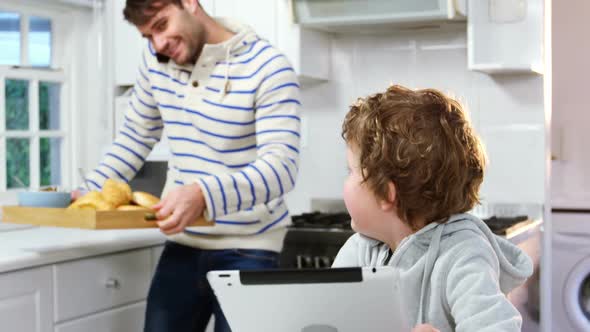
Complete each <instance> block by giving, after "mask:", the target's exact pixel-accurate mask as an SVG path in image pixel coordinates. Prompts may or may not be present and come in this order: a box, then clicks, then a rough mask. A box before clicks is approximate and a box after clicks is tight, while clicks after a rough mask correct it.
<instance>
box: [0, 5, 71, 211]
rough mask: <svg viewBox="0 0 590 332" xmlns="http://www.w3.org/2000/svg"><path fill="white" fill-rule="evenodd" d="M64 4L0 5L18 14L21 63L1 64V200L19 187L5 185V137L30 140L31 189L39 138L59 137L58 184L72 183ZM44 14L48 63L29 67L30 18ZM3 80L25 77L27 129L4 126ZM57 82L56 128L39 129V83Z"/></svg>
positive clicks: (36, 179)
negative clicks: (48, 33) (48, 41)
mask: <svg viewBox="0 0 590 332" xmlns="http://www.w3.org/2000/svg"><path fill="white" fill-rule="evenodd" d="M64 9H66V8H64V7H63V6H60V5H56V4H55V3H51V2H49V3H48V2H46V1H43V2H41V1H19V2H16V1H7V2H6V3H2V4H0V11H4V12H14V13H18V14H19V15H20V28H21V30H20V33H21V36H20V43H21V45H20V48H21V49H20V60H21V64H20V65H18V66H16V65H0V203H2V204H5V203H7V202H10V203H14V202H15V201H16V193H17V192H18V191H22V189H18V188H11V189H8V188H7V180H8V179H7V174H6V173H7V164H6V162H7V160H6V151H7V150H6V149H7V144H6V141H7V139H10V138H27V139H29V165H28V166H29V168H30V170H29V171H30V188H33V189H34V188H38V187H39V186H40V181H41V178H40V177H41V156H40V142H41V139H42V138H60V139H61V144H60V145H61V150H60V165H59V167H60V179H61V184H60V185H61V186H62V187H64V188H69V187H70V183H71V173H72V172H71V167H72V165H70V164H71V162H70V161H71V160H72V158H71V155H72V138H71V137H72V134H73V132H72V128H73V125H72V118H73V116H72V113H71V106H72V105H74V103H75V98H73V96H72V95H71V89H70V82H71V81H72V78H73V73H72V71H73V68H71V67H70V66H68V65H67V63H66V61H64V59H63V54H60V51H59V50H62V49H64V48H65V47H67V46H69V44H72V43H73V41H72V40H68V38H67V14H68V11H67V10H64ZM30 17H43V18H47V19H50V20H51V55H50V56H51V58H50V60H51V64H50V66H49V67H31V66H29V60H30V57H29V52H28V51H29V49H28V48H29V18H30ZM6 79H22V80H27V81H28V84H29V88H28V112H29V128H28V129H27V130H7V129H6V118H5V116H6V109H5V106H6V96H5V82H6ZM40 82H47V83H58V84H60V92H59V98H60V99H59V107H60V110H59V118H60V120H59V121H60V126H59V128H60V129H59V130H42V129H40V126H39V115H40V113H39V83H40Z"/></svg>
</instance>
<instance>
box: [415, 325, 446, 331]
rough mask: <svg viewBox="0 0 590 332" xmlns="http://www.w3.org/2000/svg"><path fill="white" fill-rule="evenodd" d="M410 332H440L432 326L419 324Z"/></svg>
mask: <svg viewBox="0 0 590 332" xmlns="http://www.w3.org/2000/svg"><path fill="white" fill-rule="evenodd" d="M412 332H440V331H439V330H437V329H435V328H434V326H432V325H430V324H420V325H416V327H414V328H413V329H412Z"/></svg>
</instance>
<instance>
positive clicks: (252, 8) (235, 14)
mask: <svg viewBox="0 0 590 332" xmlns="http://www.w3.org/2000/svg"><path fill="white" fill-rule="evenodd" d="M276 8H277V3H276V0H248V1H244V0H216V1H215V16H217V17H227V18H233V19H236V20H238V21H240V22H242V23H245V24H247V25H249V26H251V27H252V28H253V29H254V31H256V33H257V34H258V35H259V36H260V37H261V38H264V39H266V40H268V41H269V42H270V43H271V44H273V45H276V44H277V34H276V19H277V15H276Z"/></svg>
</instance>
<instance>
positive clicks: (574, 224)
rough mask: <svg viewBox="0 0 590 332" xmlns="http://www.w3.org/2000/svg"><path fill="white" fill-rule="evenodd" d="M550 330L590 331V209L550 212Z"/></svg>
mask: <svg viewBox="0 0 590 332" xmlns="http://www.w3.org/2000/svg"><path fill="white" fill-rule="evenodd" d="M552 225H553V245H552V280H551V282H552V287H551V288H552V301H551V302H552V303H551V306H552V325H553V326H552V328H551V331H560V332H583V331H590V210H559V209H554V212H553V213H552Z"/></svg>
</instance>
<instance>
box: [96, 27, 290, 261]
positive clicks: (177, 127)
mask: <svg viewBox="0 0 590 332" xmlns="http://www.w3.org/2000/svg"><path fill="white" fill-rule="evenodd" d="M220 23H221V24H223V25H224V26H225V27H226V28H228V29H229V30H231V31H233V32H235V33H236V35H235V36H234V37H232V38H231V39H230V40H228V41H225V42H223V43H221V44H215V45H210V44H207V45H205V47H204V49H203V51H202V53H201V55H200V57H199V59H198V60H197V62H196V64H194V65H190V66H180V65H177V64H175V63H174V62H173V61H169V62H168V63H160V62H158V60H157V58H156V54H155V51H154V49H153V48H152V46H151V45H150V44H149V43H148V45H146V47H145V50H144V52H143V55H142V59H141V64H140V66H139V72H138V77H137V81H136V83H135V87H134V92H133V94H132V96H131V99H130V103H129V107H128V109H127V111H126V114H125V122H124V124H123V126H122V128H120V131H119V133H118V135H117V137H116V139H115V141H114V143H113V145H112V147H111V148H110V150H109V151H108V153H106V155H105V156H104V158H103V160H102V162H101V163H100V164H99V166H98V167H97V168H96V169H94V170H93V172H91V173H90V174H89V175H88V182H89V183H91V184H92V185H93V186H95V187H96V188H97V189H100V188H101V185H102V184H103V182H104V181H105V180H106V179H107V178H115V179H120V180H124V181H127V182H128V181H129V180H130V179H132V178H133V176H135V174H136V173H137V171H138V170H139V169H140V168H141V166H142V164H143V163H144V162H145V158H146V157H147V155H148V154H149V153H150V151H151V149H152V147H153V146H154V144H155V143H156V142H158V141H159V140H160V138H161V137H163V136H165V137H166V138H167V139H168V140H169V146H170V149H171V153H172V156H171V158H170V160H169V162H168V172H167V179H166V185H165V187H164V192H163V194H162V195H163V196H165V195H166V193H167V192H169V191H170V189H172V188H174V187H175V186H180V185H184V184H192V183H197V184H199V185H200V187H201V189H202V190H203V193H204V196H205V200H206V210H205V217H206V218H207V219H209V220H215V222H216V223H215V226H214V227H202V228H199V227H192V228H187V229H186V230H185V232H184V233H180V234H176V235H173V236H171V237H170V239H171V240H173V241H176V242H179V243H182V244H185V245H189V246H193V247H198V248H203V249H227V248H244V249H266V250H274V251H279V250H280V249H281V246H282V241H283V238H284V234H285V231H286V229H285V227H286V226H287V225H288V224H290V222H291V220H290V217H289V212H288V210H287V206H286V204H285V202H284V200H283V196H284V195H285V194H286V193H287V192H289V191H290V190H291V189H292V188H293V186H294V185H295V179H296V176H297V173H298V164H299V159H298V158H299V139H300V134H299V131H300V115H299V112H300V102H299V84H298V81H297V77H296V75H295V73H294V70H293V67H292V66H291V64H290V63H289V61H288V60H287V59H286V58H285V56H284V55H283V54H282V53H281V52H279V51H278V50H277V49H276V48H275V47H273V46H272V45H270V44H269V43H268V42H267V41H266V40H263V39H260V38H259V37H258V36H257V35H256V34H255V33H254V32H253V31H252V30H251V29H250V28H248V27H247V26H243V25H241V24H239V23H237V22H234V21H228V20H220Z"/></svg>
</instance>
